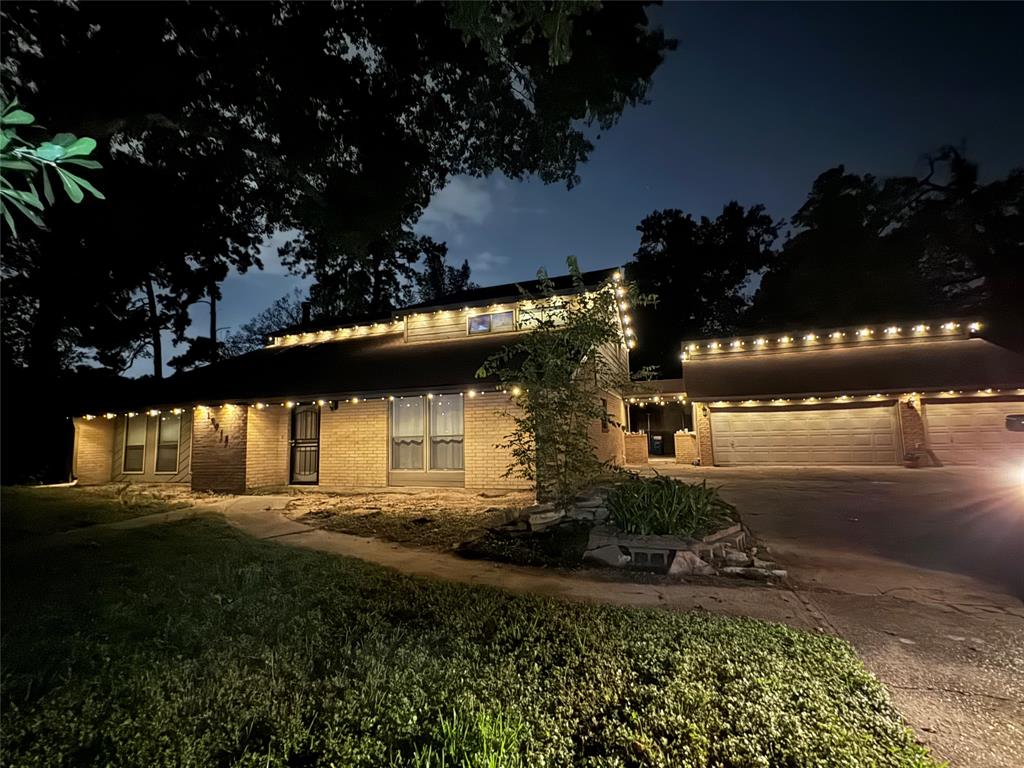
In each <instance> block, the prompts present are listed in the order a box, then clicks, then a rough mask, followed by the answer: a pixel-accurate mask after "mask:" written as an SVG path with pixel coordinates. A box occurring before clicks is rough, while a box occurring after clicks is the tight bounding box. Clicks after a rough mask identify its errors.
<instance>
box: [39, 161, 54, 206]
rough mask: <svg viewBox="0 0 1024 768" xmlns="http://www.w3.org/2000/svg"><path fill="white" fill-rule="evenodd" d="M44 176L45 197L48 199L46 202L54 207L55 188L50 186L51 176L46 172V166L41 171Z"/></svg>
mask: <svg viewBox="0 0 1024 768" xmlns="http://www.w3.org/2000/svg"><path fill="white" fill-rule="evenodd" d="M40 170H41V171H42V174H43V197H45V198H46V202H47V203H49V204H50V205H53V204H54V203H55V202H56V199H55V198H54V196H53V186H52V185H51V184H50V176H49V174H48V173H47V172H46V166H45V165H44V166H43V167H42V168H41V169H40Z"/></svg>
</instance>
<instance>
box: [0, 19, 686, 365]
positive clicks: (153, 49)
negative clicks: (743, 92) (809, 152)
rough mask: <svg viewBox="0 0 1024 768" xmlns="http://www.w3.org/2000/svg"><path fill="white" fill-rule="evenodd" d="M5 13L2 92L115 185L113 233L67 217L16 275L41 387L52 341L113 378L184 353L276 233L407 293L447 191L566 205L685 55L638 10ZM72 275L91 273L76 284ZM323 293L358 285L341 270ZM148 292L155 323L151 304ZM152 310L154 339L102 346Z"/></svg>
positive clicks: (145, 332)
mask: <svg viewBox="0 0 1024 768" xmlns="http://www.w3.org/2000/svg"><path fill="white" fill-rule="evenodd" d="M0 13H2V21H3V24H2V25H0V35H2V43H3V50H4V52H5V53H4V62H3V64H4V66H3V79H2V81H0V82H2V90H3V92H4V93H5V94H7V95H11V94H14V93H21V92H24V91H26V90H29V89H31V90H33V91H34V92H36V93H37V94H39V104H40V109H39V114H40V118H41V120H40V121H41V122H42V123H44V124H53V125H62V126H69V127H70V128H71V129H72V130H75V131H76V132H78V133H80V134H81V133H85V134H88V135H90V136H94V137H95V138H96V141H97V150H96V152H97V155H98V156H100V157H101V158H102V160H103V163H104V166H105V168H106V169H107V170H106V172H105V173H104V192H105V193H106V195H107V197H108V199H109V201H110V204H109V206H107V208H109V214H108V215H107V216H99V217H95V218H89V219H85V218H83V217H81V216H80V215H78V212H75V211H71V210H69V209H68V206H57V207H55V209H54V211H52V214H53V216H54V217H56V218H59V219H60V220H61V222H60V225H59V226H57V227H55V229H56V230H57V231H68V230H73V231H75V232H77V233H79V235H78V240H77V241H76V242H74V243H69V242H66V241H63V240H61V239H57V238H49V237H44V238H39V239H38V240H37V242H36V243H35V246H34V250H33V252H32V254H31V261H30V263H27V264H26V263H24V262H23V265H22V266H23V267H24V268H25V270H26V272H25V275H26V276H28V275H29V273H31V276H32V278H31V279H26V280H22V281H21V282H20V283H19V286H20V288H19V290H26V291H37V292H38V293H36V294H26V299H28V300H30V301H31V303H33V304H34V305H36V306H37V310H36V311H37V313H38V315H39V316H40V317H41V318H42V319H43V322H40V323H38V324H37V327H36V328H35V329H34V333H33V334H32V338H31V339H30V340H29V343H28V346H29V347H30V348H31V349H30V351H29V352H28V353H27V354H26V358H27V359H30V360H35V361H38V362H41V363H42V362H45V364H46V365H47V366H56V365H59V360H58V359H57V358H56V357H54V356H52V355H50V356H49V359H46V358H47V356H48V352H47V350H52V349H53V348H54V347H55V341H56V340H57V339H58V338H59V337H61V336H66V337H69V338H75V339H76V343H85V337H87V336H92V337H93V338H91V339H90V340H89V341H90V343H91V344H95V345H98V346H99V347H102V348H104V349H106V350H107V357H108V358H112V359H119V360H121V361H122V362H123V361H124V360H125V359H127V357H128V355H129V354H130V350H131V349H133V348H134V345H135V344H136V343H137V342H138V340H139V339H140V338H141V339H151V340H152V342H151V344H152V345H153V346H155V345H156V343H157V341H156V340H157V339H158V338H159V335H158V334H156V333H154V330H155V329H156V328H163V327H171V328H173V329H174V331H175V334H176V336H179V337H181V336H183V334H184V330H183V328H184V327H187V325H188V313H187V304H188V302H189V301H194V300H198V299H199V298H203V297H206V298H208V299H211V300H212V299H215V298H216V292H217V291H216V288H215V285H214V284H215V283H216V281H218V280H220V279H222V275H224V274H226V273H227V272H228V271H230V270H239V271H243V270H245V269H248V268H250V267H253V266H256V267H258V266H259V262H258V256H257V253H258V251H257V246H258V245H259V244H260V242H261V241H262V240H263V239H264V238H265V236H266V235H268V234H270V233H271V232H274V231H280V230H288V229H292V228H294V229H296V230H298V231H299V232H301V233H302V235H301V239H300V245H301V243H302V242H305V243H310V242H314V241H319V242H322V243H326V244H328V245H329V246H330V248H329V250H328V251H327V252H326V254H325V255H324V256H322V257H321V256H320V255H318V254H316V253H314V252H313V251H311V250H305V251H303V250H302V249H301V248H297V249H296V251H295V253H296V254H297V255H299V254H301V258H303V259H305V260H307V261H313V262H314V267H316V264H315V262H316V260H317V259H319V258H324V259H326V260H328V261H331V262H338V263H342V262H344V260H345V259H347V258H352V259H355V260H357V261H360V262H361V261H363V260H365V259H369V260H371V261H373V260H375V259H376V260H378V261H379V263H380V264H381V270H382V272H381V274H379V275H378V277H377V278H374V279H372V280H370V281H369V283H368V284H369V285H370V286H371V287H370V289H369V290H371V291H372V290H375V289H377V288H383V287H385V286H387V285H400V284H401V283H402V280H401V279H397V280H389V279H388V278H387V277H386V276H385V275H384V274H383V270H387V269H391V268H392V267H395V268H396V269H397V270H398V273H399V277H401V274H402V272H403V270H402V269H399V267H400V266H401V264H402V261H401V257H399V258H398V259H393V258H392V257H390V256H387V255H386V252H387V248H390V247H391V246H392V245H394V246H399V247H405V246H407V245H408V243H407V242H406V241H405V240H404V239H403V238H400V237H399V234H400V233H401V232H402V231H403V230H405V229H408V228H409V227H410V226H411V224H412V223H413V222H415V220H416V219H417V218H418V216H419V214H420V212H421V211H422V210H423V208H424V206H425V205H426V204H427V202H428V201H429V199H430V196H431V195H432V194H433V193H434V192H435V191H437V190H438V189H440V188H441V187H442V186H443V185H444V184H445V183H446V181H447V180H448V179H449V178H450V177H451V176H452V175H453V174H458V173H471V174H477V175H482V174H486V173H489V172H491V171H493V170H501V171H502V172H503V173H505V174H506V175H508V176H510V177H513V178H522V177H523V176H525V175H528V174H534V173H535V174H538V175H539V176H540V177H541V178H542V179H544V180H545V181H548V182H556V181H565V182H567V183H569V184H572V183H575V181H576V179H577V176H576V170H577V167H578V165H579V163H581V162H583V161H585V160H586V158H587V157H588V155H589V153H590V152H591V150H592V149H593V144H592V142H591V140H590V139H589V138H588V134H587V126H588V125H589V126H594V125H596V126H597V127H599V128H601V129H602V130H603V129H607V128H609V127H610V126H611V125H612V124H613V123H614V122H615V120H616V119H617V117H618V115H619V114H620V113H621V112H622V110H623V109H624V108H625V107H626V106H628V105H633V104H637V103H640V102H641V101H642V100H643V98H644V96H645V94H646V92H647V88H648V85H649V83H650V78H651V75H652V74H653V72H654V70H655V69H656V68H657V67H658V65H659V64H660V62H661V60H662V57H663V55H664V52H665V51H667V50H669V49H671V48H672V47H674V42H673V41H669V40H666V39H665V38H664V36H663V34H662V33H661V32H658V31H652V30H651V29H650V28H649V25H648V21H647V17H646V10H645V7H644V5H643V4H605V5H601V4H591V3H579V4H568V3H566V4H543V5H541V4H518V3H488V4H479V5H469V4H450V5H448V4H440V3H417V4H409V5H405V6H402V7H401V11H400V12H399V13H396V12H395V8H394V7H392V6H389V5H387V4H381V3H359V2H353V3H300V2H267V3H258V4H236V3H226V4H214V3H210V4H183V3H182V4H174V3H140V4H134V5H129V6H118V5H111V4H105V3H81V4H70V3H68V4H64V3H60V4H59V3H47V4H36V3H28V2H9V3H5V4H4V9H3V11H2V12H0ZM125 62H130V63H131V64H130V66H126V65H125ZM69 71H74V72H75V76H74V77H68V76H67V73H68V72H69ZM83 82H86V83H101V84H106V83H116V84H117V87H116V88H113V87H108V88H98V89H91V88H89V89H87V88H83V87H82V86H81V84H82V83H83ZM143 193H144V194H143ZM65 219H66V221H65ZM72 225H74V226H72ZM382 241H383V242H384V243H388V244H389V245H388V247H387V248H382V246H381V245H380V244H381V242H382ZM69 253H75V254H76V259H77V260H78V261H79V262H80V264H81V265H82V266H81V267H80V268H75V269H72V270H70V271H68V272H64V271H63V270H64V267H65V266H66V264H65V263H64V260H65V259H66V258H67V254H69ZM296 266H297V269H299V270H300V271H301V270H302V269H303V268H304V267H303V266H301V265H296ZM19 270H21V267H19ZM324 271H325V273H328V274H331V275H332V279H338V280H341V281H343V280H344V279H345V278H344V267H343V266H342V267H336V268H333V269H329V270H324ZM149 282H152V284H153V291H154V294H155V298H156V300H155V301H154V302H150V301H148V296H147V297H146V300H145V301H142V300H141V299H140V298H139V297H140V294H144V293H145V292H146V286H147V284H148V283H149ZM196 286H201V289H200V288H197V287H196ZM111 287H114V288H115V290H114V294H115V295H116V298H117V302H116V306H115V305H114V303H113V302H112V300H111V299H109V298H107V297H106V296H104V294H105V293H106V289H108V288H111ZM75 292H85V293H86V294H87V295H92V296H94V297H96V298H95V300H84V299H78V300H76V299H75V297H74V296H72V295H71V294H73V293H75ZM125 296H127V297H129V298H128V299H124V300H122V299H123V297H125ZM100 297H102V298H100ZM397 298H398V297H396V296H388V297H384V295H383V294H381V295H378V296H376V297H375V296H372V295H371V296H370V297H369V298H368V299H366V303H367V304H369V305H371V306H378V305H381V306H382V305H384V304H387V303H391V304H394V303H396V299H397ZM69 299H70V301H69ZM140 301H141V303H142V304H143V308H144V310H145V311H146V313H147V316H148V317H149V322H147V323H141V324H135V323H132V324H131V325H124V324H122V328H121V329H119V332H118V334H117V335H115V337H113V338H106V337H102V336H99V335H97V334H94V333H92V332H91V331H89V328H90V326H91V324H92V323H93V321H94V318H95V317H96V316H97V315H98V314H101V313H105V312H106V313H108V314H111V315H113V316H125V315H127V314H128V313H130V312H133V311H134V304H135V303H136V302H140ZM211 307H212V305H211ZM154 308H155V309H154ZM343 309H344V310H345V311H352V308H350V307H345V308H343ZM102 327H104V328H106V327H107V326H105V325H104V326H102ZM97 328H99V326H97ZM121 330H124V331H127V330H132V331H134V333H135V336H134V337H133V338H127V339H124V338H120V333H121ZM211 346H212V348H213V350H214V351H215V350H216V345H211ZM31 350H34V351H31ZM154 364H155V366H157V368H155V371H154V372H156V371H158V370H159V367H158V366H159V361H154Z"/></svg>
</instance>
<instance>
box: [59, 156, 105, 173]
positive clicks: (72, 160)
mask: <svg viewBox="0 0 1024 768" xmlns="http://www.w3.org/2000/svg"><path fill="white" fill-rule="evenodd" d="M60 163H61V165H80V166H82V167H83V168H92V169H93V170H94V171H95V170H99V169H101V168H103V165H102V164H100V163H98V162H96V161H95V160H83V159H82V158H80V157H69V158H66V159H64V160H61V161H60Z"/></svg>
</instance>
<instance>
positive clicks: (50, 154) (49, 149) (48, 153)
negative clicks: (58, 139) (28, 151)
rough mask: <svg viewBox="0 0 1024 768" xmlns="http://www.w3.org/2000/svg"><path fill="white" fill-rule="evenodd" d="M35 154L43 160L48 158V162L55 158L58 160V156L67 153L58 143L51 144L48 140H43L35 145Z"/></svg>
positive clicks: (60, 156)
mask: <svg viewBox="0 0 1024 768" xmlns="http://www.w3.org/2000/svg"><path fill="white" fill-rule="evenodd" d="M35 154H36V157H40V158H42V159H43V160H49V161H50V162H53V161H56V160H60V158H62V157H64V155H65V154H67V152H66V150H65V149H64V147H62V146H60V145H58V144H53V143H51V142H49V141H44V142H43V143H42V144H40V145H39V146H38V147H36V150H35Z"/></svg>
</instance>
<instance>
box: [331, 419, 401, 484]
mask: <svg viewBox="0 0 1024 768" xmlns="http://www.w3.org/2000/svg"><path fill="white" fill-rule="evenodd" d="M387 484H388V401H387V400H365V401H363V402H360V403H341V404H339V405H338V410H336V411H332V410H331V409H330V408H327V407H324V408H322V409H321V411H320V485H321V486H325V487H333V486H367V487H376V486H385V485H387Z"/></svg>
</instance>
